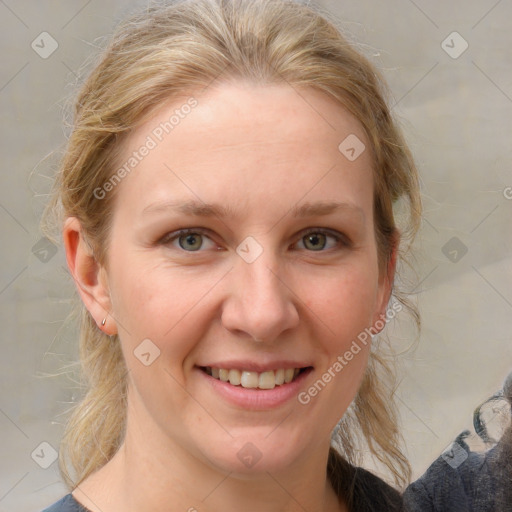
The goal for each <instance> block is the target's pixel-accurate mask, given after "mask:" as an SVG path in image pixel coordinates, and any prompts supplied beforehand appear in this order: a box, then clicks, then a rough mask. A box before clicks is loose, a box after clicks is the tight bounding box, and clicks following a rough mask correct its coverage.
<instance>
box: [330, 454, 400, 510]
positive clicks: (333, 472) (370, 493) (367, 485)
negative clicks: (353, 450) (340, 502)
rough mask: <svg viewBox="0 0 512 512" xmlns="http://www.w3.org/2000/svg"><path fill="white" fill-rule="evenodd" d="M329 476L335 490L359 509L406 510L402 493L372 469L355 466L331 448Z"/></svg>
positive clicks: (350, 505) (348, 502) (349, 505)
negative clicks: (371, 470) (372, 471)
mask: <svg viewBox="0 0 512 512" xmlns="http://www.w3.org/2000/svg"><path fill="white" fill-rule="evenodd" d="M328 471H329V477H330V479H331V482H332V484H333V487H334V489H335V491H336V492H337V493H338V495H339V496H343V498H344V499H345V500H346V501H347V506H348V508H349V510H351V511H352V510H353V511H357V512H377V511H379V512H384V511H388V512H399V511H402V510H403V502H402V496H401V495H400V493H399V492H398V491H397V490H396V489H395V488H394V487H391V486H390V485H389V484H387V483H386V482H384V480H382V479H381V478H379V477H378V476H376V475H374V474H373V473H371V472H370V471H368V470H366V469H364V468H360V467H355V466H352V465H351V464H349V463H348V462H347V461H346V460H344V459H343V458H342V457H341V456H340V455H339V454H338V453H337V452H335V451H334V450H331V453H330V455H329V466H328Z"/></svg>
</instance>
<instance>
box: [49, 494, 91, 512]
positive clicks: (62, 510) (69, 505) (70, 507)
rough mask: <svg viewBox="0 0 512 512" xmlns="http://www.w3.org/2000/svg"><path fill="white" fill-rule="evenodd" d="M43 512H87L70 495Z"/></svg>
mask: <svg viewBox="0 0 512 512" xmlns="http://www.w3.org/2000/svg"><path fill="white" fill-rule="evenodd" d="M43 512H88V511H87V509H86V508H84V507H83V506H82V505H80V503H78V501H76V500H75V498H73V495H72V494H68V495H66V496H64V498H62V499H61V500H59V501H57V503H54V504H53V505H51V506H50V507H48V508H45V509H44V510H43Z"/></svg>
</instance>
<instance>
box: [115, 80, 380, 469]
mask: <svg viewBox="0 0 512 512" xmlns="http://www.w3.org/2000/svg"><path fill="white" fill-rule="evenodd" d="M185 104H187V98H185V99H183V101H174V102H173V103H172V105H168V106H165V107H163V108H161V109H160V110H159V111H158V112H157V114H156V115H155V116H154V117H153V118H152V119H151V120H150V121H148V122H146V123H145V124H144V125H143V126H141V127H139V128H138V129H137V130H136V131H134V132H133V133H132V134H131V136H130V138H129V139H127V143H126V145H125V156H126V159H125V161H126V162H128V161H129V159H130V158H136V160H137V163H136V164H135V161H134V160H132V161H131V164H133V165H131V164H130V165H131V166H130V167H126V169H128V168H129V169H130V171H129V172H127V173H120V174H121V177H122V180H121V182H119V183H115V185H113V188H116V190H115V193H116V195H117V197H116V203H115V212H114V217H113V223H112V227H111V238H110V242H109V247H108V272H107V280H108V288H109V294H110V297H111V304H110V305H109V306H108V307H109V308H110V313H111V314H110V316H109V319H108V324H107V325H110V326H111V329H114V330H115V329H117V331H118V333H119V336H120V342H121V344H122V350H123V353H124V357H125V359H126V364H127V367H128V370H129V373H128V381H129V409H128V411H129V412H128V425H129V429H130V428H133V430H138V431H139V434H140V442H141V443H143V444H147V445H148V446H153V448H154V447H155V446H158V447H159V450H161V452H162V453H165V452H166V450H167V449H170V450H172V451H173V453H174V454H181V455H184V454H185V455H187V454H188V455H192V456H194V457H195V458H196V459H197V460H200V461H203V462H205V463H207V464H209V465H212V466H215V467H216V468H221V469H223V470H226V471H238V472H242V473H243V472H250V471H256V470H261V471H264V470H276V469H284V468H287V467H290V466H291V465H292V464H294V463H295V462H297V461H298V460H299V458H300V457H305V456H307V455H308V454H311V453H313V452H314V451H315V450H318V448H319V447H323V448H326V447H327V446H328V444H329V441H330V433H331V431H332V429H333V428H334V426H335V424H336V423H337V422H338V420H339V419H340V418H341V416H342V415H343V413H344V412H345V410H346V409H347V407H348V405H349V404H350V402H351V401H352V400H353V398H354V396H355V394H356V392H357V389H358V387H359V385H360V382H361V379H362V376H363V373H364V370H365V366H366V363H367V357H368V352H369V343H368V344H367V345H364V344H363V343H360V342H359V343H358V344H357V345H356V346H357V347H359V350H357V349H356V348H354V347H355V345H354V344H353V342H354V340H357V338H358V335H360V334H361V333H362V332H363V331H364V330H365V328H369V327H370V326H372V325H373V324H374V323H375V321H376V320H377V319H378V318H379V314H382V313H384V311H385V307H386V304H387V300H388V297H389V291H390V287H389V282H388V280H387V279H386V276H383V275H380V274H379V270H378V261H377V247H376V242H375V233H374V223H373V206H372V205H373V178H372V167H371V157H370V152H369V151H368V149H366V150H365V149H364V147H363V145H362V144H364V145H365V146H366V147H368V142H367V140H366V138H365V135H364V132H363V130H362V128H361V126H360V124H359V123H358V122H357V121H356V120H355V119H354V118H353V117H352V116H351V115H350V114H349V113H348V111H346V110H345V109H344V108H342V107H341V106H340V105H338V104H337V103H336V102H335V101H334V100H332V99H330V98H329V97H327V96H326V95H323V94H322V93H320V92H316V91H314V90H312V89H302V90H300V89H294V88H292V87H290V86H287V85H275V86H257V85H249V84H245V83H236V84H227V83H222V84H220V85H217V86H216V87H215V88H214V87H213V86H211V87H210V88H208V89H207V90H206V92H205V93H203V94H197V95H195V96H194V100H190V99H189V101H188V105H189V106H190V108H188V107H184V105H185ZM173 115H174V118H172V119H171V117H172V116H173ZM170 119H171V121H170ZM166 123H167V124H166ZM347 137H349V139H347ZM356 137H357V138H356ZM345 139H347V141H346V142H343V141H345ZM151 141H152V142H151ZM341 143H343V144H342V145H341V149H340V148H339V146H340V144H341ZM144 146H145V147H147V148H148V150H147V151H145V150H141V148H142V147H144ZM134 152H136V155H134ZM123 163H124V162H121V165H120V166H119V167H121V166H122V164H123ZM124 174H126V175H125V176H124V177H123V175H124ZM107 193H112V192H110V191H109V192H107ZM184 229H186V230H188V233H185V234H180V230H184ZM112 325H114V327H112ZM351 347H352V348H351ZM347 352H351V354H352V357H350V356H347V355H346V353H347ZM341 360H343V363H342V362H341ZM336 362H338V365H336ZM340 366H341V369H340ZM295 369H297V370H300V373H299V374H298V375H297V376H296V377H295V379H294V380H293V381H292V382H289V383H287V382H284V383H283V382H282V380H283V378H285V377H286V379H287V380H289V379H290V377H291V376H293V374H296V373H297V371H294V370H295ZM329 376H330V378H329ZM226 378H228V379H229V381H228V382H225V381H224V380H221V379H226ZM240 380H242V384H240V383H239V381H240ZM319 380H321V381H322V382H320V383H319V382H318V381H319ZM276 381H277V382H276ZM315 383H316V387H315ZM244 384H245V386H247V387H245V386H244ZM254 386H258V387H257V388H255V387H254ZM261 388H263V389H261ZM312 388H314V389H316V393H315V391H314V390H313V391H311V389H312ZM148 449H149V448H148Z"/></svg>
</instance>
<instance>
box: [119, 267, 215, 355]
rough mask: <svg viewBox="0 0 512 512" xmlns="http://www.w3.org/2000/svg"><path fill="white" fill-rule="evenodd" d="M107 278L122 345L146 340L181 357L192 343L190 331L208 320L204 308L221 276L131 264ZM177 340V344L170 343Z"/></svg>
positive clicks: (129, 345) (133, 345)
mask: <svg viewBox="0 0 512 512" xmlns="http://www.w3.org/2000/svg"><path fill="white" fill-rule="evenodd" d="M125 267H130V268H131V269H138V271H137V272H135V271H131V272H129V273H127V272H123V269H122V268H118V269H117V272H116V273H115V274H114V276H113V277H114V278H113V290H114V291H115V293H114V294H113V303H114V308H115V314H116V317H117V319H118V320H119V324H120V336H121V339H122V340H123V345H125V346H126V348H127V349H131V350H133V349H134V348H135V347H136V346H137V345H138V344H139V343H141V341H142V340H144V339H146V338H149V339H150V340H152V341H153V342H154V343H155V344H156V345H157V346H158V347H159V349H160V350H161V351H162V352H163V351H165V352H172V353H177V352H183V353H186V352H187V351H188V350H190V348H191V347H192V346H193V345H194V343H196V342H197V340H195V338H194V331H195V330H197V331H198V332H199V329H200V327H201V324H202V323H204V321H205V320H207V318H208V313H207V304H208V300H209V292H210V291H212V290H213V289H214V287H215V285H216V283H217V282H218V281H219V278H220V277H221V275H222V274H219V275H217V274H218V273H217V272H212V271H211V269H210V272H197V270H195V272H191V271H188V270H187V269H177V268H172V267H166V266H165V265H160V266H154V265H148V264H147V263H146V262H144V261H142V262H141V261H132V262H129V264H125ZM173 340H176V341H177V340H179V343H173Z"/></svg>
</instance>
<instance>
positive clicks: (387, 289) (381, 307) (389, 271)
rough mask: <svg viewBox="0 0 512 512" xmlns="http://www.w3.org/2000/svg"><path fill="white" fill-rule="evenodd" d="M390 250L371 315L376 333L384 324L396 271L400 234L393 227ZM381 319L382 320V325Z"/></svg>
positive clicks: (380, 277)
mask: <svg viewBox="0 0 512 512" xmlns="http://www.w3.org/2000/svg"><path fill="white" fill-rule="evenodd" d="M391 244H392V246H391V252H390V254H389V259H388V263H387V266H386V268H385V269H384V270H383V271H382V272H381V275H380V276H379V289H378V295H377V302H376V308H375V314H374V317H373V323H372V325H373V326H374V327H373V331H374V332H375V333H376V334H377V333H378V332H380V331H381V330H382V329H383V328H384V325H385V320H386V310H387V307H388V303H389V299H390V298H391V293H392V291H393V283H394V280H395V272H396V263H397V255H398V246H399V244H400V234H399V232H398V230H396V229H395V232H394V234H393V240H392V242H391ZM379 320H380V321H379ZM382 320H384V325H382V324H383V322H382ZM378 325H382V327H380V328H378V327H377V326H378Z"/></svg>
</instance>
